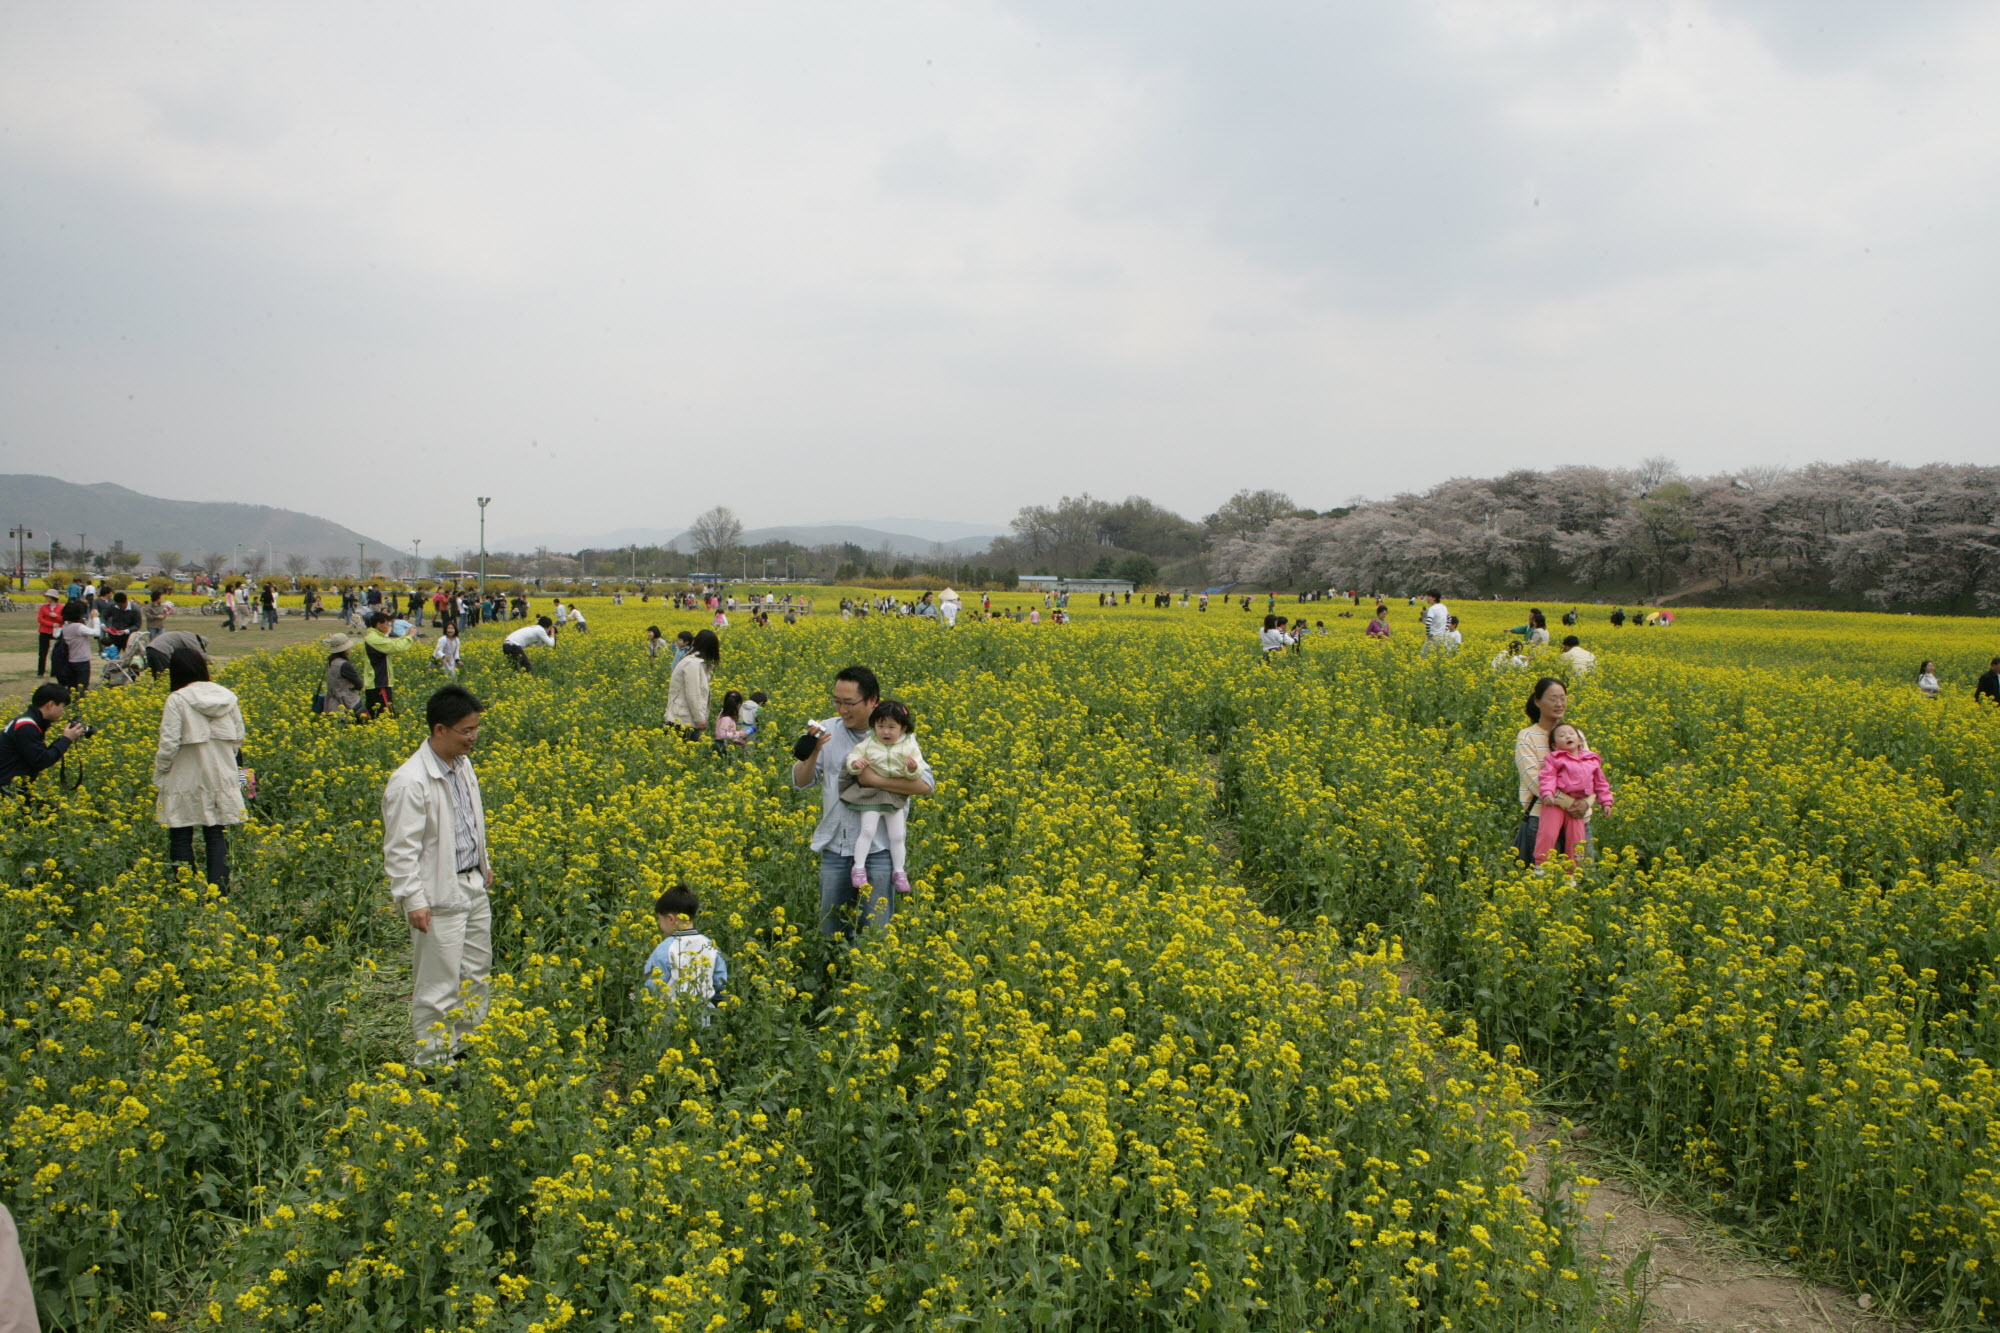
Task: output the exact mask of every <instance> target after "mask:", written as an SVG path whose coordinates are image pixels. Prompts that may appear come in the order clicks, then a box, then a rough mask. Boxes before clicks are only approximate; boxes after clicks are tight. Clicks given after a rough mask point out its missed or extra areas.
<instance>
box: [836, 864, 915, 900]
mask: <svg viewBox="0 0 2000 1333" xmlns="http://www.w3.org/2000/svg"><path fill="white" fill-rule="evenodd" d="M847 882H848V883H849V884H852V885H853V886H854V887H855V888H857V889H866V888H867V887H868V867H867V866H866V865H864V864H862V863H861V862H860V861H856V862H855V863H854V868H853V869H852V870H850V871H848V872H847ZM889 882H890V883H891V884H894V885H895V886H896V892H898V893H908V892H909V891H910V877H909V875H907V874H906V873H904V872H903V871H901V870H898V871H897V872H896V873H895V874H893V875H891V876H890V877H889Z"/></svg>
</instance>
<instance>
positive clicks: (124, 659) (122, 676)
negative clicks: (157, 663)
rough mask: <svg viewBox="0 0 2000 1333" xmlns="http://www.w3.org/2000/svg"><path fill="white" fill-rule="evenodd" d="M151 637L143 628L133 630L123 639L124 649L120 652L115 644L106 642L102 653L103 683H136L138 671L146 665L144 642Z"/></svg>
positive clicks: (137, 681)
mask: <svg viewBox="0 0 2000 1333" xmlns="http://www.w3.org/2000/svg"><path fill="white" fill-rule="evenodd" d="M152 637H153V636H152V635H150V634H148V633H146V631H144V630H135V631H134V632H133V633H132V635H131V636H130V637H129V638H127V639H126V640H125V651H124V652H122V653H121V652H119V651H118V645H117V644H106V645H105V646H104V652H103V654H102V656H103V658H104V676H103V680H104V683H105V684H106V685H136V684H138V683H139V672H140V671H141V670H143V669H144V668H145V665H146V644H147V643H148V642H149V641H150V640H151V639H152Z"/></svg>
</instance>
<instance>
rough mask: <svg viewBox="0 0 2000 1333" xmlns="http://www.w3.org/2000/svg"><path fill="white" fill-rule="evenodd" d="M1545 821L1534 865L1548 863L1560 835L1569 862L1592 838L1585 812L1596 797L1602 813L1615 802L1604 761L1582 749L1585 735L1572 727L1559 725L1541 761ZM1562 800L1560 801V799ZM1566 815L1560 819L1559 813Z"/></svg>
mask: <svg viewBox="0 0 2000 1333" xmlns="http://www.w3.org/2000/svg"><path fill="white" fill-rule="evenodd" d="M1541 788H1542V817H1541V820H1540V821H1539V823H1538V824H1537V826H1536V829H1535V864H1536V865H1540V864H1541V863H1542V862H1544V861H1546V860H1548V857H1549V852H1550V851H1551V850H1552V849H1553V848H1554V847H1555V845H1556V838H1557V836H1558V835H1567V836H1565V837H1564V838H1563V846H1564V847H1565V848H1567V849H1568V851H1569V856H1570V859H1571V860H1572V861H1573V860H1575V859H1576V855H1577V850H1578V849H1579V848H1580V847H1582V845H1583V843H1584V841H1585V840H1586V839H1588V838H1589V837H1590V825H1589V823H1588V822H1586V821H1585V819H1584V812H1585V811H1586V810H1588V809H1589V808H1590V798H1591V797H1592V796H1595V797H1596V798H1597V804H1598V806H1599V807H1600V808H1601V809H1605V810H1609V809H1610V808H1611V802H1612V800H1613V799H1614V798H1613V797H1612V794H1611V784H1610V783H1609V782H1607V781H1605V779H1604V761H1603V760H1602V759H1600V758H1598V756H1597V753H1596V752H1595V751H1593V750H1586V749H1584V748H1583V733H1582V732H1580V731H1578V730H1577V729H1576V728H1575V727H1573V726H1571V725H1570V724H1569V723H1567V722H1564V723H1560V724H1558V725H1557V727H1556V729H1555V731H1554V733H1553V734H1551V735H1550V737H1549V755H1548V758H1546V759H1544V760H1542V771H1541ZM1558 798H1560V799H1558ZM1558 809H1560V810H1561V811H1562V812H1563V813H1562V814H1561V815H1560V816H1558V815H1557V814H1556V812H1557V810H1558Z"/></svg>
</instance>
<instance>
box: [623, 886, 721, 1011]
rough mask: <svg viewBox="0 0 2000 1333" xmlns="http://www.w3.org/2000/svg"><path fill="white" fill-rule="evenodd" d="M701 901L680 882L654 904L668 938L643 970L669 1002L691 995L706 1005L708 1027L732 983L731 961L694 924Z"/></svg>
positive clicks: (644, 976) (645, 982)
mask: <svg viewBox="0 0 2000 1333" xmlns="http://www.w3.org/2000/svg"><path fill="white" fill-rule="evenodd" d="M700 911H701V900H700V899H698V898H696V897H695V895H694V890H692V889H690V888H689V887H688V886H687V885H685V884H676V885H674V887H672V888H671V889H668V890H667V891H666V892H665V893H663V894H661V895H660V896H659V897H658V898H657V899H655V900H654V902H653V920H654V921H655V922H657V923H658V924H659V927H660V934H661V935H662V936H664V937H665V938H663V939H662V940H661V941H660V942H659V944H658V946H656V947H655V948H654V950H653V952H652V954H651V955H650V956H648V957H647V959H646V966H645V967H644V968H643V969H642V970H641V971H640V974H639V980H640V982H641V984H642V985H643V986H644V987H645V989H647V990H650V991H657V992H659V993H660V994H661V995H663V996H665V997H666V998H667V999H669V1000H680V999H690V1000H695V1001H698V1002H699V1003H700V1004H701V1005H702V1006H703V1008H702V1011H701V1023H702V1026H703V1027H707V1026H708V1023H709V1020H710V1018H712V1017H713V1016H714V1013H715V1006H716V1005H717V1004H718V1003H719V1002H720V1001H721V999H722V992H723V988H724V987H726V986H727V985H728V984H729V960H728V959H727V958H725V957H724V956H723V953H722V950H720V949H718V948H717V947H716V945H715V941H714V940H712V939H710V938H709V937H708V936H706V935H704V934H702V933H701V932H700V931H698V930H696V929H695V928H694V919H695V916H696V915H697V914H698V913H699V912H700Z"/></svg>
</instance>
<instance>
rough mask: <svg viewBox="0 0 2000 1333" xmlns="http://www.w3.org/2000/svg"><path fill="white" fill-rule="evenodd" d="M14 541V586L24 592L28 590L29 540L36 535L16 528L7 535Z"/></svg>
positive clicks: (24, 529)
mask: <svg viewBox="0 0 2000 1333" xmlns="http://www.w3.org/2000/svg"><path fill="white" fill-rule="evenodd" d="M7 535H8V536H9V537H12V538H13V539H14V584H15V586H16V587H18V588H20V590H21V591H22V592H26V591H27V590H28V538H30V537H32V536H34V535H35V534H34V533H32V532H30V531H28V530H27V529H26V528H15V529H14V530H13V531H11V532H9V533H8V534H7Z"/></svg>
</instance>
